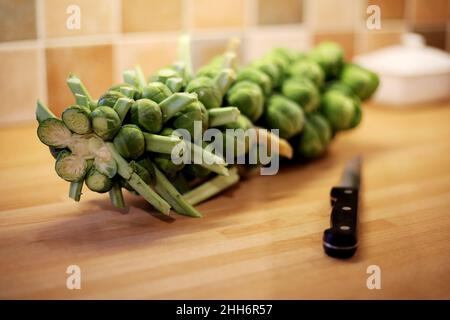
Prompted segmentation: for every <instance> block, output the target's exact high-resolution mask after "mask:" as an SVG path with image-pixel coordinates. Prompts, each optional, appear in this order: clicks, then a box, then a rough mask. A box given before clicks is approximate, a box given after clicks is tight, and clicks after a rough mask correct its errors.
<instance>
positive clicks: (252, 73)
mask: <svg viewBox="0 0 450 320" xmlns="http://www.w3.org/2000/svg"><path fill="white" fill-rule="evenodd" d="M244 80H247V81H250V82H253V83H256V84H257V85H259V86H260V87H261V90H262V91H263V93H264V94H265V95H269V94H270V93H271V92H272V82H271V81H270V78H269V76H268V75H267V74H265V73H264V72H262V71H260V70H258V69H256V68H251V67H247V68H244V69H242V70H241V71H239V73H238V75H237V78H236V81H244Z"/></svg>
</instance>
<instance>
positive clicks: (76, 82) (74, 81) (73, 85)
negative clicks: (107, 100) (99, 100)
mask: <svg viewBox="0 0 450 320" xmlns="http://www.w3.org/2000/svg"><path fill="white" fill-rule="evenodd" d="M66 82H67V85H68V86H69V89H70V91H72V93H73V95H74V96H75V98H76V94H79V95H82V96H85V97H86V99H87V100H88V102H89V106H90V107H91V109H92V107H93V106H94V105H95V101H94V100H92V98H91V95H90V94H89V92H88V91H87V89H86V87H85V86H84V84H83V82H81V79H80V78H78V77H77V76H76V75H74V74H70V75H69V78H67V81H66Z"/></svg>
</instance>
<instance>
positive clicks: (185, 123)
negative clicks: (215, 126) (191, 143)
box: [173, 101, 203, 138]
mask: <svg viewBox="0 0 450 320" xmlns="http://www.w3.org/2000/svg"><path fill="white" fill-rule="evenodd" d="M201 104H202V103H201V102H200V101H195V102H193V103H191V104H190V105H188V106H187V107H186V108H184V109H183V110H182V111H180V112H179V113H177V114H176V115H175V119H174V121H173V126H174V127H175V128H176V129H186V130H187V131H189V134H190V135H191V137H192V138H195V137H194V127H195V124H194V121H202V123H203V114H202V109H201V106H200V105H201ZM202 129H203V125H202Z"/></svg>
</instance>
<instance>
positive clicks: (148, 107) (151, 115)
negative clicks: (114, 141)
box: [131, 99, 162, 133]
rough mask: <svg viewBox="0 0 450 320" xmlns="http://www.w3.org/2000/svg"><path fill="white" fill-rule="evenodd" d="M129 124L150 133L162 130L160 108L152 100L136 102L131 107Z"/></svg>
mask: <svg viewBox="0 0 450 320" xmlns="http://www.w3.org/2000/svg"><path fill="white" fill-rule="evenodd" d="M131 123H133V124H135V125H137V126H139V127H140V128H142V129H143V130H145V131H148V132H150V133H157V132H159V131H161V129H162V112H161V108H160V107H159V105H158V104H157V103H156V102H154V101H152V100H149V99H140V100H137V101H135V102H134V103H133V105H132V106H131Z"/></svg>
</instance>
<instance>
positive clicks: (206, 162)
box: [186, 142, 229, 176]
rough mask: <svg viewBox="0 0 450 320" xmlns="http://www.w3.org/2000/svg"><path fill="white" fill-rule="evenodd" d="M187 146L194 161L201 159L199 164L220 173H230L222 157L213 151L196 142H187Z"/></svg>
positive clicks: (226, 174)
mask: <svg viewBox="0 0 450 320" xmlns="http://www.w3.org/2000/svg"><path fill="white" fill-rule="evenodd" d="M186 146H187V147H188V149H189V150H190V152H191V157H192V158H193V159H194V161H195V159H201V161H200V163H198V165H200V166H201V167H203V168H205V169H208V170H210V171H212V172H215V173H218V174H220V175H224V176H228V175H229V172H228V169H227V167H226V163H225V161H224V160H223V159H222V158H221V157H219V156H217V155H215V154H214V153H212V152H209V151H208V150H205V149H203V148H202V147H200V146H198V145H196V144H195V143H191V142H187V143H186Z"/></svg>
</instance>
